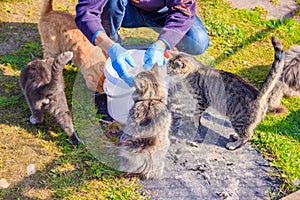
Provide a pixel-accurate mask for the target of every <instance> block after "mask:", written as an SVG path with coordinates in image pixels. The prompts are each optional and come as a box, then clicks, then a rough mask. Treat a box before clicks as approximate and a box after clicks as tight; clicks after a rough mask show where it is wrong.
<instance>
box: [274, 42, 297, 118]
mask: <svg viewBox="0 0 300 200" xmlns="http://www.w3.org/2000/svg"><path fill="white" fill-rule="evenodd" d="M284 62H285V63H284V68H283V72H282V75H281V77H280V79H279V82H278V83H277V84H276V86H275V87H274V89H273V91H272V92H271V97H270V102H269V110H268V111H269V112H270V113H273V114H284V113H285V112H287V108H285V107H284V106H282V105H280V102H281V100H282V97H283V96H285V97H300V46H298V45H293V46H291V48H290V49H288V50H287V51H286V52H285V60H284Z"/></svg>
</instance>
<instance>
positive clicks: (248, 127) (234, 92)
mask: <svg viewBox="0 0 300 200" xmlns="http://www.w3.org/2000/svg"><path fill="white" fill-rule="evenodd" d="M272 44H273V47H274V50H275V59H274V62H273V65H272V67H271V70H270V72H269V75H268V76H267V78H266V80H265V82H264V84H263V86H262V88H261V89H260V90H257V89H256V88H255V87H254V86H252V85H251V84H250V83H248V82H246V81H245V80H243V79H242V78H241V77H239V76H237V75H235V74H232V73H229V72H225V71H221V70H218V69H214V68H211V67H208V66H205V65H202V64H201V63H198V62H197V61H196V60H194V59H193V58H192V57H191V56H189V55H186V54H184V53H176V52H173V53H172V52H171V55H172V58H171V59H170V60H169V62H168V64H167V71H168V74H169V75H170V76H173V77H182V78H183V82H184V85H185V86H187V87H188V88H189V91H190V92H191V93H192V94H193V96H194V97H193V98H195V99H196V100H197V104H196V110H195V113H194V117H196V120H195V121H198V122H200V119H201V116H202V113H203V112H204V111H205V110H206V109H207V108H208V107H209V106H212V107H213V108H214V109H216V110H218V111H219V112H220V113H221V114H224V115H226V116H227V117H228V118H229V120H230V122H231V124H232V127H233V129H234V130H235V132H236V134H235V135H234V139H235V141H234V142H228V143H227V144H226V148H228V149H230V150H234V149H237V148H239V147H241V146H242V145H243V144H245V143H246V142H247V141H248V140H249V139H250V138H251V135H252V132H253V130H254V129H255V127H256V126H257V124H258V123H259V122H260V121H261V120H262V119H263V118H264V117H265V115H266V112H267V109H268V98H269V95H270V92H271V91H272V90H273V88H274V86H275V85H276V83H277V82H278V80H279V78H280V75H281V73H282V69H283V66H284V52H283V47H282V44H281V43H280V41H279V40H278V39H276V38H275V37H272Z"/></svg>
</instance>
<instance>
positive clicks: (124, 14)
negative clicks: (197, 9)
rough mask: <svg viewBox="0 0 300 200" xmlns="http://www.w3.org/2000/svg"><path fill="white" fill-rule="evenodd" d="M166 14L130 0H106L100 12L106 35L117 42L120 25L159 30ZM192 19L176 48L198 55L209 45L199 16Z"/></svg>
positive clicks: (163, 11)
mask: <svg viewBox="0 0 300 200" xmlns="http://www.w3.org/2000/svg"><path fill="white" fill-rule="evenodd" d="M167 15H168V12H167V9H165V10H161V11H159V12H157V11H156V12H143V11H141V10H139V9H137V8H136V7H134V6H133V5H132V4H131V3H130V0H108V2H107V4H106V6H105V8H104V10H103V14H102V25H103V27H104V28H105V31H106V33H107V35H108V36H109V37H110V38H111V39H112V40H114V41H116V42H119V36H118V30H119V29H120V28H121V27H124V28H138V27H149V28H151V29H153V30H155V31H157V32H159V31H160V29H161V27H163V25H164V23H165V20H166V17H167ZM194 19H195V20H194V23H193V25H192V27H191V28H190V30H189V31H188V32H187V33H186V34H185V36H184V37H183V38H182V40H181V41H180V42H179V43H178V44H177V45H176V48H177V49H178V50H179V51H183V52H186V53H188V54H191V55H199V54H201V53H203V52H204V51H205V50H206V49H207V47H208V46H209V37H208V34H207V32H206V29H205V27H204V25H203V23H202V22H201V20H200V19H199V17H198V16H195V18H194Z"/></svg>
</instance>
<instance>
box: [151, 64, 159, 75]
mask: <svg viewBox="0 0 300 200" xmlns="http://www.w3.org/2000/svg"><path fill="white" fill-rule="evenodd" d="M151 71H152V72H154V73H156V74H159V66H158V64H157V63H155V64H154V66H153V67H152V69H151Z"/></svg>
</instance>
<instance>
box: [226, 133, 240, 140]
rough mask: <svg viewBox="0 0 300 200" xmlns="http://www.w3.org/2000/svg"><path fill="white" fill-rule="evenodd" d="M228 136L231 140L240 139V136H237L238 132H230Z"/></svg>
mask: <svg viewBox="0 0 300 200" xmlns="http://www.w3.org/2000/svg"><path fill="white" fill-rule="evenodd" d="M229 137H230V138H232V139H233V140H235V141H236V140H238V139H240V137H239V135H238V134H236V133H232V134H230V136H229Z"/></svg>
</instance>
